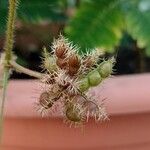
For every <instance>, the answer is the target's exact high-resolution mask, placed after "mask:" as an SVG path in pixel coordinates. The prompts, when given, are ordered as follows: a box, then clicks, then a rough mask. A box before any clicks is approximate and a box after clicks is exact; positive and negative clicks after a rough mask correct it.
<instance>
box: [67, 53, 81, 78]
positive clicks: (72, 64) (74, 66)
mask: <svg viewBox="0 0 150 150" xmlns="http://www.w3.org/2000/svg"><path fill="white" fill-rule="evenodd" d="M68 65H69V70H68V73H69V75H70V76H74V75H75V74H77V73H78V70H79V68H80V65H81V62H80V59H79V57H78V56H77V55H76V54H72V55H70V56H69V60H68Z"/></svg>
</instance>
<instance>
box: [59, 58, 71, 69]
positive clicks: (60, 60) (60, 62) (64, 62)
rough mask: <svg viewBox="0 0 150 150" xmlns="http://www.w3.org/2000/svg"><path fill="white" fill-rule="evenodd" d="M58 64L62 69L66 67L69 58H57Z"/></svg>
mask: <svg viewBox="0 0 150 150" xmlns="http://www.w3.org/2000/svg"><path fill="white" fill-rule="evenodd" d="M56 64H57V66H58V67H59V68H61V69H66V68H67V65H68V63H67V60H64V59H61V58H59V59H57V60H56Z"/></svg>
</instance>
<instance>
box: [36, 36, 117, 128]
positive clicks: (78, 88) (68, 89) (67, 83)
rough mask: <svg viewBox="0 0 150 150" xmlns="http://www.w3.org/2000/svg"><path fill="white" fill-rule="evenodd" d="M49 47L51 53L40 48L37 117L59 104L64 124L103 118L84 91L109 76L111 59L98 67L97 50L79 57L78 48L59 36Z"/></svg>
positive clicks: (99, 109) (79, 123)
mask: <svg viewBox="0 0 150 150" xmlns="http://www.w3.org/2000/svg"><path fill="white" fill-rule="evenodd" d="M51 48H52V53H51V54H50V53H48V52H47V50H46V48H44V49H43V50H44V59H43V65H42V67H43V69H44V71H45V74H44V75H43V77H42V78H41V82H43V83H44V88H45V89H44V92H43V93H42V94H41V95H40V97H39V100H38V103H37V106H38V110H39V111H40V112H41V114H44V113H47V112H49V111H50V110H52V109H53V108H55V106H56V105H57V104H58V103H62V104H63V105H62V106H63V107H64V109H63V110H64V112H63V114H64V116H65V118H66V123H69V124H70V125H72V124H74V125H75V126H76V125H82V124H84V123H85V122H86V121H88V118H89V116H93V117H95V119H96V120H104V119H106V118H107V115H106V112H105V109H104V108H103V106H102V105H99V103H98V102H97V101H96V98H95V97H94V96H90V95H88V90H89V89H90V88H91V87H94V86H97V85H98V84H100V83H101V82H102V80H104V79H105V78H106V77H108V76H109V75H110V74H111V73H112V67H113V62H114V60H113V59H110V60H108V61H104V62H103V63H101V64H100V65H99V63H100V62H101V60H102V57H101V54H100V53H99V52H98V51H96V50H93V51H90V52H87V54H85V55H82V56H80V55H79V53H78V52H77V51H78V48H77V47H76V46H74V45H73V44H72V43H71V42H69V41H68V40H67V39H65V38H64V37H63V36H61V35H60V37H59V38H58V40H54V42H53V45H52V47H51ZM53 70H54V71H53Z"/></svg>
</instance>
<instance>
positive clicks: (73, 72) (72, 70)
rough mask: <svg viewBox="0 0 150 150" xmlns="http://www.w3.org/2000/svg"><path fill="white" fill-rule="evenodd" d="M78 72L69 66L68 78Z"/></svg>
mask: <svg viewBox="0 0 150 150" xmlns="http://www.w3.org/2000/svg"><path fill="white" fill-rule="evenodd" d="M78 70H79V68H76V67H70V66H69V70H68V74H69V75H70V76H74V75H75V74H77V73H78Z"/></svg>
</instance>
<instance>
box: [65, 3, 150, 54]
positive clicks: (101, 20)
mask: <svg viewBox="0 0 150 150" xmlns="http://www.w3.org/2000/svg"><path fill="white" fill-rule="evenodd" d="M145 1H146V2H147V3H148V4H149V5H150V1H149V0H132V1H131V0H109V1H107V0H94V1H92V0H88V1H83V3H82V4H81V6H80V8H79V9H78V10H77V12H76V13H75V15H74V17H73V18H72V19H71V21H70V22H69V26H68V27H67V28H66V34H67V35H68V37H69V38H70V39H71V40H73V41H75V42H76V43H77V44H79V45H81V47H82V48H83V49H85V48H87V47H90V48H93V47H103V48H105V49H107V50H108V51H109V52H112V51H113V48H114V47H115V46H116V45H118V44H119V40H120V38H121V36H122V31H127V32H129V33H130V35H131V36H132V37H133V38H135V39H136V40H137V42H138V44H139V46H140V47H146V48H147V52H149V53H150V50H149V49H150V7H147V9H146V11H142V10H141V8H140V5H141V4H142V3H144V2H145Z"/></svg>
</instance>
